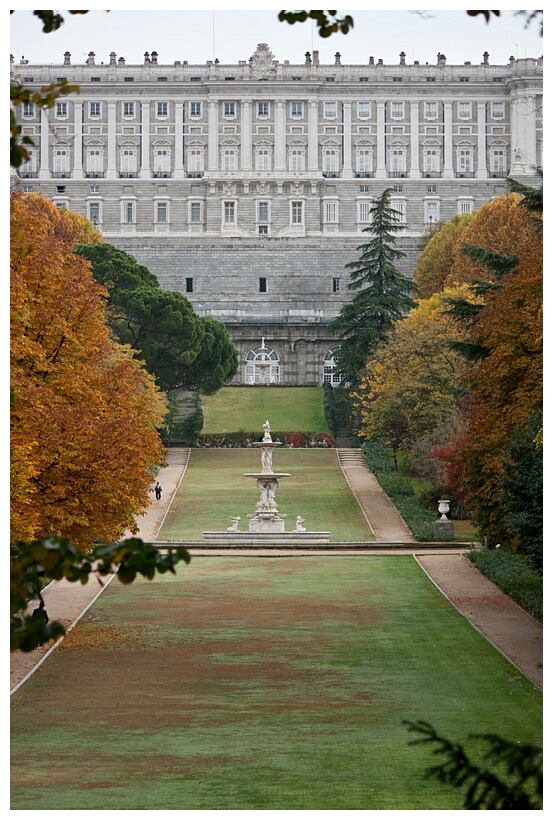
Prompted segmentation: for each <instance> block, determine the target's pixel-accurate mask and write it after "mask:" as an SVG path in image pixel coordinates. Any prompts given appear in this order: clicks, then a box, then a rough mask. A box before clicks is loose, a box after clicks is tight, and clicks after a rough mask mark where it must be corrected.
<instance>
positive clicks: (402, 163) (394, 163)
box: [390, 148, 407, 174]
mask: <svg viewBox="0 0 553 820" xmlns="http://www.w3.org/2000/svg"><path fill="white" fill-rule="evenodd" d="M390 171H391V173H392V174H404V173H405V172H406V171H407V151H406V150H405V148H392V149H391V150H390Z"/></svg>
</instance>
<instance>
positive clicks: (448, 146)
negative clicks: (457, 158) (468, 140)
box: [444, 102, 455, 179]
mask: <svg viewBox="0 0 553 820" xmlns="http://www.w3.org/2000/svg"><path fill="white" fill-rule="evenodd" d="M454 176H455V174H454V172H453V103H450V102H446V103H444V179H453V177H454Z"/></svg>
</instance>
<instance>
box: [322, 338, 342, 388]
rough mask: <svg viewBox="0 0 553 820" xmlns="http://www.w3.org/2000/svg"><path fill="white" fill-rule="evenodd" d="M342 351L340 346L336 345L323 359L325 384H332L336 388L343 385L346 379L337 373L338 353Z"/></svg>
mask: <svg viewBox="0 0 553 820" xmlns="http://www.w3.org/2000/svg"><path fill="white" fill-rule="evenodd" d="M339 350H340V345H334V347H331V348H330V349H329V350H327V351H326V353H325V354H324V358H323V384H330V385H331V386H332V387H334V386H335V385H337V384H341V382H342V381H343V379H344V377H343V376H342V375H341V374H340V373H337V372H336V359H335V356H336V353H337V352H338V351H339Z"/></svg>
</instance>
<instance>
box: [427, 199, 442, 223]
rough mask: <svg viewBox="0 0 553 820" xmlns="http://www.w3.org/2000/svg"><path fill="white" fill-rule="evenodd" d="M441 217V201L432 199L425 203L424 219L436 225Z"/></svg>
mask: <svg viewBox="0 0 553 820" xmlns="http://www.w3.org/2000/svg"><path fill="white" fill-rule="evenodd" d="M439 218H440V203H439V202H437V201H430V202H425V203H424V221H425V222H427V223H428V224H430V225H436V223H437V222H438V220H439Z"/></svg>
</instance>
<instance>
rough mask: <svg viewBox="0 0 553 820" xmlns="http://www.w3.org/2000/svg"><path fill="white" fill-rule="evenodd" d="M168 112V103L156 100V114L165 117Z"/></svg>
mask: <svg viewBox="0 0 553 820" xmlns="http://www.w3.org/2000/svg"><path fill="white" fill-rule="evenodd" d="M168 114H169V104H168V103H166V102H158V104H157V108H156V116H157V117H161V118H163V119H165V117H167V115H168Z"/></svg>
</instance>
